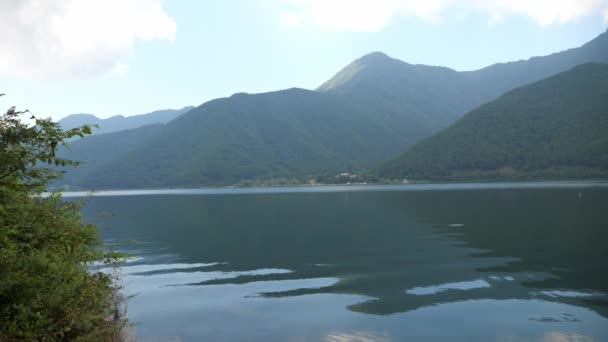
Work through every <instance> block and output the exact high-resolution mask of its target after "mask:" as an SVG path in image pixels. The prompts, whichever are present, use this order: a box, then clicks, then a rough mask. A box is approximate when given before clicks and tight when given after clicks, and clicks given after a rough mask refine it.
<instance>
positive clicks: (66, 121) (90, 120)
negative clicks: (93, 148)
mask: <svg viewBox="0 0 608 342" xmlns="http://www.w3.org/2000/svg"><path fill="white" fill-rule="evenodd" d="M192 108H194V107H192V106H188V107H184V108H182V109H165V110H157V111H154V112H151V113H147V114H139V115H132V116H123V115H115V116H112V117H109V118H107V119H100V118H98V117H96V116H95V115H93V114H72V115H68V116H66V117H65V118H63V119H61V120H59V124H60V125H61V127H62V128H63V129H70V128H74V127H80V126H82V125H97V126H99V127H94V128H93V134H104V133H111V132H117V131H123V130H125V129H133V128H138V127H141V126H146V125H152V124H157V123H167V122H169V121H171V120H173V119H175V118H176V117H178V116H180V115H182V114H184V113H185V112H187V111H189V110H190V109H192Z"/></svg>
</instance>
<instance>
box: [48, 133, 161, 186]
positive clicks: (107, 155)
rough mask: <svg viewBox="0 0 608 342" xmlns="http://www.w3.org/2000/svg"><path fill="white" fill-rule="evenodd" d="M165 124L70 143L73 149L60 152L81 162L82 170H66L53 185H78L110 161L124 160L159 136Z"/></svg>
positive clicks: (59, 152)
mask: <svg viewBox="0 0 608 342" xmlns="http://www.w3.org/2000/svg"><path fill="white" fill-rule="evenodd" d="M161 127H163V125H162V124H154V125H148V126H143V127H140V128H137V129H127V130H122V131H119V132H113V133H108V134H97V135H93V136H88V137H86V138H84V139H77V140H75V141H72V142H71V143H70V144H69V150H66V149H65V148H62V149H59V151H58V152H57V153H58V155H59V156H62V157H69V158H72V160H77V161H79V162H81V163H82V164H80V165H79V166H78V167H75V168H74V167H69V168H65V169H63V171H66V174H65V175H64V177H63V178H60V179H58V180H56V181H54V182H53V186H66V185H67V186H70V185H71V186H78V185H80V184H82V180H83V178H85V177H87V175H89V174H90V173H91V172H94V171H95V170H97V169H102V168H103V166H104V165H106V164H107V163H109V162H112V161H115V160H118V159H120V158H121V157H123V156H125V155H127V154H128V153H129V152H131V151H133V150H135V149H137V148H138V147H141V146H144V145H145V144H146V143H147V142H148V140H150V138H152V137H154V136H156V134H157V133H158V132H159V131H160V129H161Z"/></svg>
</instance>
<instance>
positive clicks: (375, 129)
mask: <svg viewBox="0 0 608 342" xmlns="http://www.w3.org/2000/svg"><path fill="white" fill-rule="evenodd" d="M596 61H600V62H602V61H603V62H608V34H607V33H604V34H602V35H600V36H599V37H598V38H596V39H594V40H593V41H591V42H589V43H587V44H585V45H584V46H582V47H580V48H577V49H572V50H568V51H565V52H561V53H557V54H554V55H550V56H546V57H537V58H532V59H530V60H527V61H519V62H513V63H506V64H497V65H494V66H491V67H488V68H485V69H481V70H478V71H474V72H457V71H454V70H451V69H448V68H442V67H432V66H424V65H411V64H408V63H405V62H402V61H399V60H396V59H392V58H390V57H388V56H386V55H384V54H382V53H372V54H369V55H366V56H363V57H362V58H360V59H358V60H356V61H354V62H353V63H351V64H350V65H348V66H347V67H346V68H344V69H343V70H342V71H340V72H339V73H337V74H336V75H335V76H334V77H333V78H331V79H330V80H329V81H327V82H325V83H324V84H323V85H322V86H321V87H319V88H318V89H317V91H308V90H302V89H288V90H282V91H277V92H271V93H265V94H251V95H248V94H235V95H233V96H231V97H228V98H223V99H218V100H213V101H209V102H207V103H205V104H203V105H201V106H199V107H197V108H195V109H192V110H190V111H188V112H187V113H185V114H183V115H181V116H180V117H178V118H177V119H174V120H172V121H170V122H169V123H167V124H165V125H162V126H160V127H158V128H156V129H143V128H138V129H135V130H133V131H132V132H126V131H123V132H117V133H116V134H117V135H112V136H106V135H105V134H104V135H99V136H98V139H96V140H92V141H90V142H88V143H87V142H77V143H74V147H73V149H74V152H73V153H79V154H80V155H81V156H83V158H87V156H89V157H88V158H89V161H90V162H89V163H88V164H87V165H85V166H81V167H80V170H79V171H77V173H76V174H74V175H70V174H69V173H68V176H67V177H68V178H66V179H65V180H64V181H63V184H69V185H73V186H77V187H85V188H89V187H93V188H133V187H167V186H200V185H209V184H233V183H235V182H238V181H239V180H241V179H255V178H271V177H303V176H314V175H320V174H336V173H341V172H352V171H359V170H364V169H368V168H370V167H374V166H376V165H379V164H381V163H382V162H384V161H386V160H389V159H391V158H394V157H395V156H397V155H398V154H399V153H402V152H403V151H405V150H406V149H407V148H408V147H410V146H412V145H413V144H415V143H417V142H419V141H421V140H423V139H425V138H427V137H429V136H430V135H432V134H434V133H436V132H439V131H440V130H441V129H443V128H445V127H447V126H449V125H450V124H451V123H453V122H454V121H456V120H457V119H458V118H460V117H461V116H462V115H464V114H465V113H466V112H468V111H470V110H472V109H473V108H475V107H477V106H479V105H481V104H483V103H485V102H487V101H490V100H493V99H495V98H496V97H498V96H499V95H501V94H502V93H503V92H504V91H506V90H509V89H512V88H513V87H515V86H520V85H523V84H525V83H527V82H531V81H537V80H539V79H540V78H544V77H546V76H550V75H552V74H555V73H558V72H561V71H565V70H567V69H568V68H571V67H573V66H575V65H578V64H582V63H586V62H596ZM140 134H141V137H139V135H140ZM88 139H89V138H88ZM121 139H126V140H128V141H132V142H137V143H133V144H130V145H128V146H132V148H122V147H121V146H118V145H115V144H114V142H115V141H120V140H121ZM77 144H80V145H77ZM112 146H114V147H112ZM104 149H105V152H104V154H103V158H102V157H99V158H98V157H95V155H96V154H97V153H101V152H99V151H102V150H104ZM66 157H67V158H71V159H79V158H77V157H74V156H72V155H70V154H69V153H67V155H66ZM95 158H96V160H92V159H95ZM85 161H87V160H85Z"/></svg>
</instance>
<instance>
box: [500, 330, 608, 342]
mask: <svg viewBox="0 0 608 342" xmlns="http://www.w3.org/2000/svg"><path fill="white" fill-rule="evenodd" d="M498 341H500V342H516V341H517V342H519V341H539V342H596V341H598V340H597V339H595V338H593V337H591V336H586V335H581V334H577V333H566V332H561V331H553V332H548V333H546V334H544V335H543V336H542V337H541V338H539V339H535V340H531V339H528V338H522V337H519V336H505V337H501V338H499V339H498Z"/></svg>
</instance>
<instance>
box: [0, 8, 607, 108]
mask: <svg viewBox="0 0 608 342" xmlns="http://www.w3.org/2000/svg"><path fill="white" fill-rule="evenodd" d="M607 27H608V0H226V1H212V0H204V1H198V0H166V1H163V0H53V1H47V0H0V32H1V33H0V35H1V37H0V93H5V94H6V95H5V96H2V97H0V110H4V109H5V108H8V107H10V106H13V105H15V106H17V108H18V109H29V110H30V111H31V112H32V113H33V114H35V115H37V116H41V117H52V118H53V119H59V118H61V117H64V116H66V115H69V114H74V113H91V114H95V115H97V116H99V117H110V116H112V115H117V114H122V115H135V114H143V113H147V112H151V111H154V110H159V109H167V108H181V107H184V106H189V105H194V106H198V105H200V104H202V103H204V102H206V101H209V100H211V99H214V98H218V97H225V96H230V95H231V94H233V93H237V92H248V93H259V92H266V91H273V90H279V89H285V88H291V87H301V88H307V89H315V88H316V87H318V86H319V85H321V84H322V83H323V82H324V81H326V80H327V79H329V78H331V77H332V76H333V75H334V74H335V73H337V72H338V71H339V70H340V69H341V68H343V67H344V66H346V65H347V64H348V63H350V62H351V61H353V60H355V59H357V58H359V57H361V56H363V55H365V54H367V53H370V52H373V51H382V52H384V53H386V54H388V55H389V56H391V57H394V58H398V59H401V60H403V61H405V62H408V63H413V64H428V65H440V66H447V67H450V68H453V69H455V70H475V69H479V68H482V67H485V66H488V65H491V64H493V63H497V62H508V61H513V60H519V59H527V58H529V57H532V56H540V55H546V54H550V53H553V52H558V51H562V50H565V49H568V48H573V47H578V46H580V45H582V44H584V43H585V42H587V41H589V40H591V39H593V38H595V37H596V36H597V35H599V34H601V33H602V32H604V31H606V28H607Z"/></svg>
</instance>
